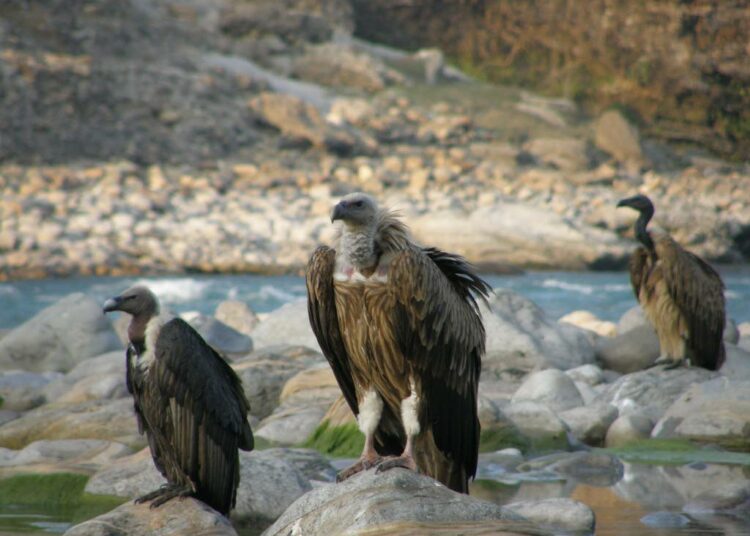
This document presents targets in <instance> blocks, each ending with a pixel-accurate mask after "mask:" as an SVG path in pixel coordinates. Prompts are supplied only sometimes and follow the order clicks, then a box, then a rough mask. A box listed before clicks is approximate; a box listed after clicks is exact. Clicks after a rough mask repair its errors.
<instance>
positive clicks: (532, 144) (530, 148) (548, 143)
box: [522, 138, 589, 171]
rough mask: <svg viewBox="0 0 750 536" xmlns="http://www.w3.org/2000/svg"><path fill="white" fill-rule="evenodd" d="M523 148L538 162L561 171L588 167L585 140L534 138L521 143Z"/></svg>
mask: <svg viewBox="0 0 750 536" xmlns="http://www.w3.org/2000/svg"><path fill="white" fill-rule="evenodd" d="M522 148H523V150H524V151H526V152H527V153H529V154H530V155H531V156H533V157H534V158H535V159H536V160H537V161H538V162H541V163H542V164H546V165H548V166H552V167H554V168H556V169H560V170H563V171H580V170H584V169H586V168H588V167H589V155H588V152H587V147H586V141H585V140H582V139H580V138H535V139H532V140H529V141H527V142H526V143H524V144H523V147H522Z"/></svg>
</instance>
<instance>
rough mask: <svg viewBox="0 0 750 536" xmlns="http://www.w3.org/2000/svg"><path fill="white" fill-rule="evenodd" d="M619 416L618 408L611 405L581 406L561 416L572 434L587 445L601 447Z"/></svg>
mask: <svg viewBox="0 0 750 536" xmlns="http://www.w3.org/2000/svg"><path fill="white" fill-rule="evenodd" d="M617 415H618V411H617V408H616V407H615V406H613V405H611V404H592V405H591V406H581V407H578V408H573V409H569V410H567V411H563V412H562V413H560V414H559V416H560V418H561V419H562V420H563V422H564V423H565V424H566V425H568V428H570V431H571V432H572V434H573V435H574V436H575V437H576V438H578V440H580V441H582V442H583V443H586V444H587V445H601V444H602V443H603V441H604V437H605V436H606V435H607V430H609V428H610V425H611V424H612V423H613V422H614V421H615V419H617Z"/></svg>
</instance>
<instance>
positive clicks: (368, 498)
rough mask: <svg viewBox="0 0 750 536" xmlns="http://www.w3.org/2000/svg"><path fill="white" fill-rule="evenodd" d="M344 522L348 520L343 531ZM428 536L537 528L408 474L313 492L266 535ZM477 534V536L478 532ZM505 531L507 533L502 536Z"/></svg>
mask: <svg viewBox="0 0 750 536" xmlns="http://www.w3.org/2000/svg"><path fill="white" fill-rule="evenodd" d="M342 520H346V521H345V523H344V525H342ZM344 526H345V530H346V533H347V534H364V533H367V534H416V533H420V534H425V533H428V534H429V533H432V531H442V532H445V533H450V531H451V530H458V529H459V528H460V529H461V530H460V532H461V533H462V534H467V535H468V534H479V533H480V532H479V530H480V529H481V530H482V531H484V532H481V533H482V534H487V533H488V531H493V530H494V531H496V532H498V533H503V534H527V533H528V531H530V530H532V527H531V526H530V525H528V524H527V523H525V522H522V521H516V520H514V517H513V516H512V515H509V514H507V513H506V511H505V510H504V509H503V508H501V507H499V506H497V505H495V504H491V503H488V502H484V501H481V500H477V499H473V498H471V497H469V496H467V495H463V494H459V493H455V492H453V491H451V490H449V489H448V488H446V487H445V486H443V485H442V484H440V483H438V482H436V481H434V480H432V479H431V478H429V477H427V476H424V475H420V474H417V473H414V472H412V471H408V470H405V469H392V470H390V471H386V472H385V473H381V474H376V473H375V470H369V471H365V472H363V473H359V474H357V475H355V476H353V477H352V478H349V479H348V480H345V481H344V482H342V483H340V484H336V485H328V486H323V487H319V488H316V489H314V490H313V491H311V492H309V493H307V494H305V495H304V496H302V498H300V499H299V500H297V501H296V502H295V503H294V504H292V505H291V506H290V507H289V508H288V509H287V510H286V511H285V512H284V514H283V515H282V516H281V517H280V518H279V519H278V520H277V521H276V522H275V523H274V524H273V525H272V526H271V527H269V528H268V529H267V530H266V531H265V532H264V533H263V534H264V536H282V535H283V536H287V535H289V534H339V533H341V531H342V529H343V528H344ZM474 531H477V532H474ZM503 531H505V532H503Z"/></svg>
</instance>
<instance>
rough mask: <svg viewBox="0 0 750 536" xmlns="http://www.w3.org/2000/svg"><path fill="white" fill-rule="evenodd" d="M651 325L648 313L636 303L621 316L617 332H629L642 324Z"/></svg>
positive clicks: (619, 333)
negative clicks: (647, 316)
mask: <svg viewBox="0 0 750 536" xmlns="http://www.w3.org/2000/svg"><path fill="white" fill-rule="evenodd" d="M644 325H646V326H650V325H651V324H650V323H649V321H648V319H647V318H646V315H645V314H644V313H643V309H641V306H640V305H634V306H633V307H631V308H630V309H628V310H627V311H625V313H624V314H623V315H622V316H621V317H620V320H618V321H617V327H616V330H617V334H618V335H622V334H624V333H627V332H628V331H630V330H631V329H634V328H637V327H640V326H644Z"/></svg>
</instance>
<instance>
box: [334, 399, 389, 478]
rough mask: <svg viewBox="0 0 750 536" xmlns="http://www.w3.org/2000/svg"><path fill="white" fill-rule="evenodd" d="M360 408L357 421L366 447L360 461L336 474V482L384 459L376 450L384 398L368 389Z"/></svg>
mask: <svg viewBox="0 0 750 536" xmlns="http://www.w3.org/2000/svg"><path fill="white" fill-rule="evenodd" d="M359 408H360V411H359V415H358V416H357V423H358V424H359V429H360V430H361V431H362V433H363V434H365V448H364V449H362V455H361V456H360V457H359V461H357V462H356V463H355V464H354V465H352V466H351V467H347V468H346V469H344V470H343V471H341V472H340V473H339V474H338V475H336V482H342V481H344V480H346V479H347V478H349V477H350V476H353V475H356V474H357V473H359V472H361V471H365V470H367V469H370V468H371V467H375V465H377V464H378V463H379V462H380V460H381V459H382V458H381V457H380V455H379V454H378V453H377V451H376V450H375V430H377V428H378V423H379V422H380V416H381V415H382V413H383V399H382V398H380V395H379V394H378V393H376V392H375V391H372V390H370V391H367V393H365V396H364V398H363V399H362V402H361V403H360V404H359Z"/></svg>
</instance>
